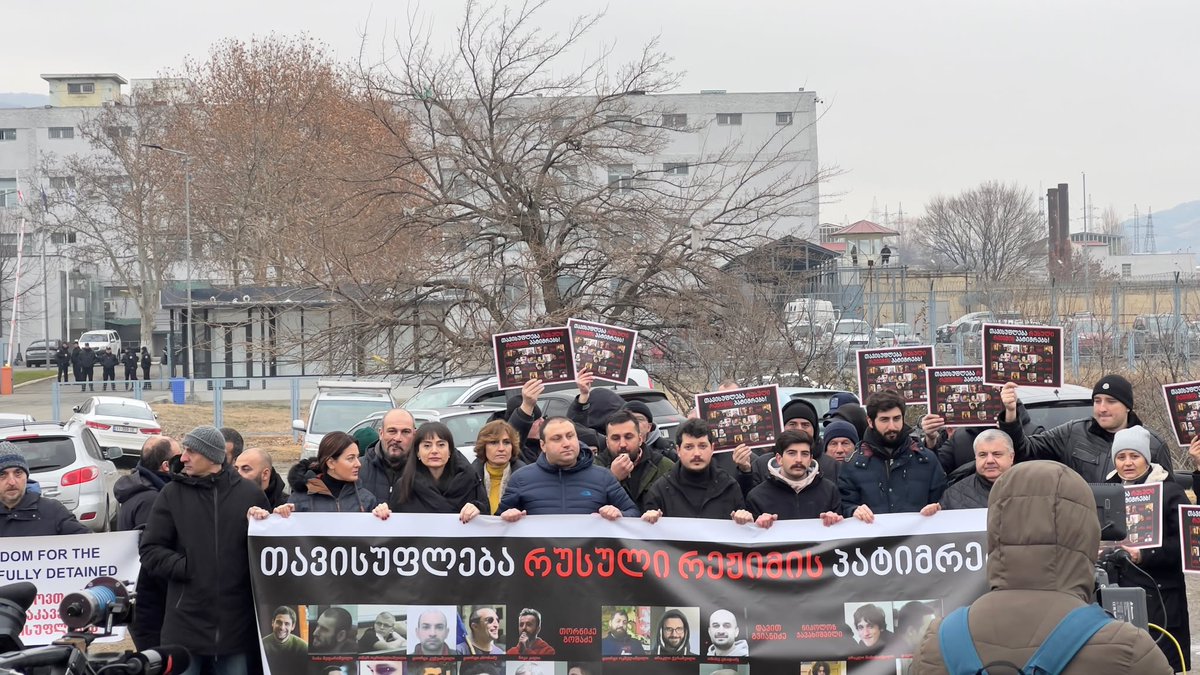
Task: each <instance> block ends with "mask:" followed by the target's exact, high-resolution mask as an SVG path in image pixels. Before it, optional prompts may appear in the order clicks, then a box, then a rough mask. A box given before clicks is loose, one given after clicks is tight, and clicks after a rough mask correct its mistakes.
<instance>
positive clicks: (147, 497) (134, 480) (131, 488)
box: [113, 464, 171, 531]
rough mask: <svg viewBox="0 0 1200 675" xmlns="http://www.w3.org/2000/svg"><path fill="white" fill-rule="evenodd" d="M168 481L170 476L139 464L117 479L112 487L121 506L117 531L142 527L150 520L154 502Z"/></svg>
mask: <svg viewBox="0 0 1200 675" xmlns="http://www.w3.org/2000/svg"><path fill="white" fill-rule="evenodd" d="M169 480H171V477H170V476H166V475H163V474H161V473H156V472H154V471H151V470H150V469H147V468H146V467H144V466H142V465H141V464H138V465H137V468H135V469H134V470H133V471H132V472H130V473H129V474H127V475H124V476H121V477H120V478H118V479H117V484H116V485H114V486H113V496H115V497H116V498H117V502H118V503H120V504H121V510H120V512H118V513H117V529H118V530H121V531H125V530H135V529H139V528H142V527H144V526H145V525H146V521H147V520H148V519H149V518H150V508H151V507H152V506H154V500H155V499H157V498H158V493H159V491H160V490H162V489H163V487H164V486H165V485H166V484H167V481H169Z"/></svg>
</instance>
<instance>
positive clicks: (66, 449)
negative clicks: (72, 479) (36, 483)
mask: <svg viewBox="0 0 1200 675" xmlns="http://www.w3.org/2000/svg"><path fill="white" fill-rule="evenodd" d="M9 442H10V443H13V444H14V445H16V446H17V448H19V449H20V450H21V454H22V455H24V456H25V461H26V462H29V472H30V473H37V472H38V471H57V470H59V469H61V468H63V467H64V466H67V465H70V464H74V463H75V442H74V441H73V440H71V438H70V437H69V436H42V437H39V438H23V439H20V440H15V441H9Z"/></svg>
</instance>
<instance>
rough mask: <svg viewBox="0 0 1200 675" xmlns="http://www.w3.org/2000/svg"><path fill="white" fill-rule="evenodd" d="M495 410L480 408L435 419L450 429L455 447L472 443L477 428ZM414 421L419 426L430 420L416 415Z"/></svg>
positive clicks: (482, 424)
mask: <svg viewBox="0 0 1200 675" xmlns="http://www.w3.org/2000/svg"><path fill="white" fill-rule="evenodd" d="M495 412H496V411H495V410H488V409H480V410H477V411H473V412H469V413H464V414H462V415H450V416H448V417H443V418H441V419H439V420H437V421H439V422H441V423H442V424H445V425H446V428H448V429H449V430H450V435H451V436H454V445H455V446H456V447H461V446H464V445H474V444H475V439H476V438H479V430H480V429H482V428H483V427H484V425H485V424H487V423H488V422H490V421H491V419H492V414H493V413H495ZM415 421H416V423H417V426H418V427H420V426H421V425H422V424H424V423H426V422H429V421H432V420H431V419H430V418H428V417H421V416H418V417H416V418H415Z"/></svg>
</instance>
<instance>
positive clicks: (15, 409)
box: [0, 366, 169, 420]
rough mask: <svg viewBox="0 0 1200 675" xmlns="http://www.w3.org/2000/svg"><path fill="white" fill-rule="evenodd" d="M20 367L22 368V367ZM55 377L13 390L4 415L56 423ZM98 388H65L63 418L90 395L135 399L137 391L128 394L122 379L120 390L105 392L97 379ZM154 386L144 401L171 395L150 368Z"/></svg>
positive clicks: (1, 407)
mask: <svg viewBox="0 0 1200 675" xmlns="http://www.w3.org/2000/svg"><path fill="white" fill-rule="evenodd" d="M18 368H20V366H18ZM117 372H118V375H120V374H122V373H123V372H124V371H123V369H122V368H117ZM96 376H97V378H98V377H99V376H100V369H99V368H97V369H96ZM53 383H54V378H50V379H47V380H41V381H37V382H29V383H26V384H24V385H22V386H20V387H16V388H14V389H13V393H12V395H11V396H0V412H5V413H28V414H31V415H33V416H34V418H35V419H38V420H52V419H53V418H54V406H53V401H52V394H51V390H52V388H53ZM93 384H94V385H95V387H96V391H95V393H93V392H91V391H88V392H86V393H85V392H81V391H80V390H79V386H78V385H76V384H75V383H74V382H72V383H71V384H70V385H67V386H63V387H61V388H60V390H59V399H60V406H59V409H60V410H59V412H60V415H59V416H60V417H61V418H62V419H66V418H68V417H70V416H71V407H72V406H75V405H77V404H79V403H82V402H83V401H85V400H87V398H88V397H89V396H95V395H97V394H100V395H104V396H122V397H129V398H133V397H134V394H133V392H127V391H125V384H124V382H123V381H122V380H117V391H116V392H113V391H112V390H109V391H101V389H102V387H103V383H102V382H100V381H99V380H97V381H96V382H94V383H93ZM150 386H151V387H152V389H150V390H148V391H146V392H145V396H144V398H145V399H146V400H148V401H151V402H153V399H154V398H158V397H163V396H166V395H167V394H168V391H169V385H168V384H167V383H166V381H165V380H160V379H159V367H158V366H151V367H150Z"/></svg>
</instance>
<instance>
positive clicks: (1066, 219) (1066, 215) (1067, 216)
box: [1058, 183, 1071, 281]
mask: <svg viewBox="0 0 1200 675" xmlns="http://www.w3.org/2000/svg"><path fill="white" fill-rule="evenodd" d="M1068 187H1069V186H1068V185H1067V184H1066V183H1059V184H1058V232H1059V234H1058V241H1059V243H1060V244H1062V254H1061V255H1059V257H1058V259H1059V260H1061V261H1063V277H1062V278H1063V281H1070V279H1069V277H1070V274H1071V205H1070V196H1069V195H1068V193H1067V190H1068Z"/></svg>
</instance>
